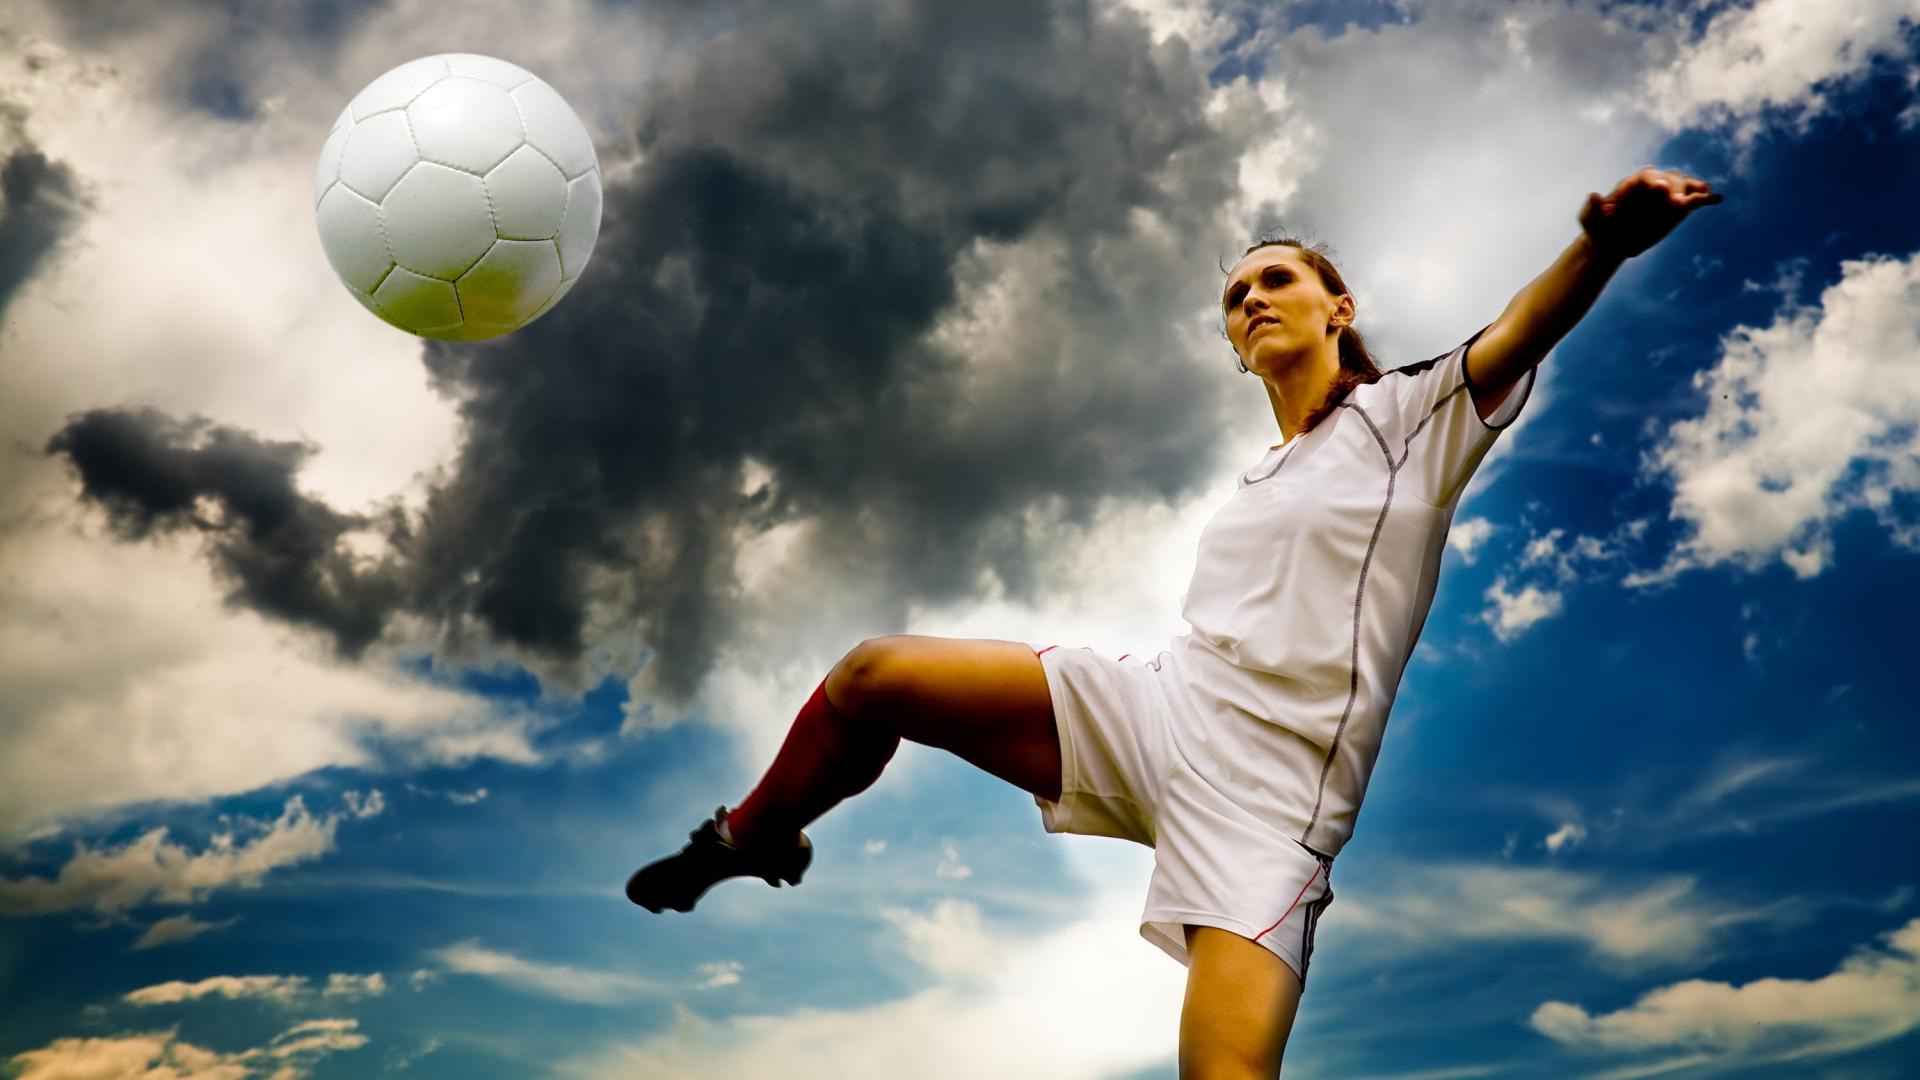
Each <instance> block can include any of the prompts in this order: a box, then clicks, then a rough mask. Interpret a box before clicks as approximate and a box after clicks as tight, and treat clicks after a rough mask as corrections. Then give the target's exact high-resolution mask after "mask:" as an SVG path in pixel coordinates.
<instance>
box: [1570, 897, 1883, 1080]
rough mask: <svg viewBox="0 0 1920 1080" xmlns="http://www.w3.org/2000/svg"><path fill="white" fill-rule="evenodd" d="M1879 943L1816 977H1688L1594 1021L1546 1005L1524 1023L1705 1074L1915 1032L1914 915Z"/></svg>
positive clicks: (1826, 1053) (1577, 1043)
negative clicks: (1677, 1054) (1680, 1062)
mask: <svg viewBox="0 0 1920 1080" xmlns="http://www.w3.org/2000/svg"><path fill="white" fill-rule="evenodd" d="M1879 941H1880V942H1881V943H1879V944H1870V945H1867V946H1864V947H1862V948H1859V949H1857V950H1856V951H1855V952H1854V953H1853V954H1852V955H1851V956H1849V957H1847V958H1846V959H1845V960H1844V961H1842V962H1841V964H1840V966H1839V967H1838V968H1836V969H1835V970H1834V972H1833V973H1832V974H1830V975H1825V976H1822V977H1820V978H1818V979H1781V978H1765V979H1755V980H1753V981H1751V982H1748V983H1745V984H1743V985H1740V986H1734V985H1732V984H1730V983H1725V982H1713V981H1708V980H1704V979H1689V980H1687V981H1685V982H1679V983H1674V984H1672V985H1670V986H1664V987H1661V988H1659V989H1656V990H1653V991H1650V992H1648V993H1646V994H1643V995H1642V996H1641V997H1640V998H1639V1000H1637V1001H1635V1002H1634V1003H1633V1004H1632V1005H1629V1006H1627V1007H1625V1008H1622V1009H1617V1010H1615V1011H1613V1012H1610V1013H1601V1014H1599V1015H1594V1014H1590V1013H1588V1012H1587V1011H1586V1010H1585V1009H1583V1008H1581V1007H1580V1006H1578V1005H1573V1004H1569V1003H1566V1002H1561V1001H1549V1002H1547V1003H1545V1004H1543V1005H1541V1006H1540V1007H1539V1008H1538V1009H1536V1010H1535V1011H1534V1013H1533V1016H1532V1024H1533V1027H1534V1029H1535V1030H1536V1031H1539V1032H1540V1033H1541V1034H1543V1035H1546V1036H1548V1037H1549V1038H1552V1039H1555V1040H1557V1041H1559V1042H1561V1043H1564V1044H1566V1045H1568V1046H1572V1047H1577V1048H1579V1049H1582V1050H1589V1051H1609V1052H1614V1053H1643V1052H1659V1051H1669V1052H1670V1051H1675V1050H1685V1051H1690V1052H1691V1053H1689V1055H1688V1060H1690V1061H1691V1062H1692V1063H1693V1064H1696V1065H1699V1066H1705V1067H1708V1068H1709V1069H1710V1070H1711V1071H1730V1070H1733V1069H1736V1068H1746V1067H1752V1066H1757V1065H1761V1064H1767V1063H1776V1062H1783V1061H1813V1060H1817V1059H1819V1058H1823V1057H1832V1056H1835V1055H1838V1054H1843V1053H1848V1052H1850V1051H1854V1050H1859V1049H1861V1048H1863V1047H1868V1046H1873V1045H1876V1044H1879V1043H1884V1042H1889V1041H1891V1040H1893V1039H1897V1038H1899V1037H1901V1036H1903V1035H1905V1034H1907V1033H1908V1032H1910V1031H1913V1030H1914V1029H1916V1028H1920V919H1916V920H1914V921H1912V922H1909V923H1907V924H1906V925H1905V926H1903V927H1900V928H1899V929H1897V930H1894V931H1892V932H1890V933H1887V934H1883V935H1881V937H1880V939H1879ZM1702 1050H1705V1051H1708V1053H1707V1054H1705V1055H1702V1054H1700V1053H1699V1052H1700V1051H1702ZM1666 1064H1667V1065H1668V1067H1671V1062H1669V1063H1666ZM1604 1075H1606V1076H1610V1077H1621V1076H1625V1075H1631V1074H1630V1073H1623V1072H1619V1071H1614V1072H1609V1073H1606V1074H1604Z"/></svg>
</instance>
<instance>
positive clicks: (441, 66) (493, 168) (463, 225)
mask: <svg viewBox="0 0 1920 1080" xmlns="http://www.w3.org/2000/svg"><path fill="white" fill-rule="evenodd" d="M313 198H314V213H315V214H316V215H317V216H318V218H319V222H320V246H321V247H323V248H325V249H326V252H327V261H328V262H331V263H332V264H333V270H334V273H336V274H338V275H340V280H341V282H342V283H343V284H345V285H346V287H347V291H348V292H351V293H352V294H353V296H354V299H356V300H359V301H360V302H361V303H362V304H365V305H366V306H367V308H368V310H370V311H372V312H373V313H374V314H376V315H378V316H380V317H381V318H382V319H385V320H386V321H388V322H390V323H392V324H393V325H395V326H397V327H399V328H400V329H402V330H405V331H408V332H409V333H413V334H418V335H420V336H421V337H430V338H440V339H443V340H447V341H475V340H478V339H481V338H490V337H495V336H497V335H500V334H504V333H506V332H507V331H509V330H515V329H518V328H519V327H522V326H525V325H526V324H528V323H530V322H532V321H533V320H535V319H537V318H539V317H540V316H541V315H544V314H546V312H547V311H548V310H550V309H551V308H552V307H553V305H555V304H557V303H559V302H560V298H561V297H563V296H565V295H566V294H567V291H568V290H569V289H571V288H573V283H574V282H576V281H578V280H580V271H581V269H582V268H584V267H585V266H586V265H587V259H588V258H589V257H590V256H591V255H592V254H593V242H594V239H595V238H596V237H598V236H599V234H600V163H599V160H598V159H597V158H595V157H594V153H593V140H592V139H590V138H588V137H587V129H586V127H585V126H583V125H582V124H581V123H580V118H579V117H578V116H576V115H574V112H573V110H572V109H570V108H568V107H567V103H566V101H564V100H563V99H562V98H561V97H560V95H559V93H558V92H557V91H555V90H554V89H553V87H551V86H548V85H547V84H546V83H544V82H542V81H540V79H539V78H537V77H535V76H534V75H532V74H531V73H529V72H527V71H526V70H524V69H522V68H519V67H516V66H514V65H513V64H509V63H507V62H506V61H504V60H496V59H494V58H492V57H490V56H476V55H473V54H471V53H446V54H444V55H440V56H426V57H422V58H420V59H418V60H410V61H408V62H406V63H404V64H401V65H400V66H399V67H397V68H394V69H393V70H392V71H389V72H387V73H386V74H385V75H382V76H380V77H379V78H377V79H375V80H373V82H371V83H369V84H367V88H366V89H365V90H362V91H360V93H359V94H357V95H355V96H354V99H353V100H352V101H351V102H349V103H348V104H347V107H346V108H345V109H344V110H342V111H341V113H340V118H339V119H338V120H335V121H334V122H333V130H332V131H331V132H329V133H328V135H327V141H326V143H325V145H323V146H322V147H321V148H320V167H319V169H318V171H316V173H315V174H314V180H313Z"/></svg>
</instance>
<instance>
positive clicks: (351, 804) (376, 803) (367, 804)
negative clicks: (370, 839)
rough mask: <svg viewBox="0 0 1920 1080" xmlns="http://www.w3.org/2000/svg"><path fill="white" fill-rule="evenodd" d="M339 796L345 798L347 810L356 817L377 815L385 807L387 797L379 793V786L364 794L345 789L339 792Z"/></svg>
mask: <svg viewBox="0 0 1920 1080" xmlns="http://www.w3.org/2000/svg"><path fill="white" fill-rule="evenodd" d="M341 798H343V799H345V800H346V803H347V812H348V813H350V814H352V815H353V816H354V817H357V818H363V819H364V818H370V817H378V816H379V815H380V813H381V812H382V811H384V810H385V809H386V808H387V798H386V796H384V795H382V794H380V789H379V788H374V789H373V790H371V791H369V792H367V793H366V794H365V795H362V794H360V793H359V792H358V791H345V792H342V793H341Z"/></svg>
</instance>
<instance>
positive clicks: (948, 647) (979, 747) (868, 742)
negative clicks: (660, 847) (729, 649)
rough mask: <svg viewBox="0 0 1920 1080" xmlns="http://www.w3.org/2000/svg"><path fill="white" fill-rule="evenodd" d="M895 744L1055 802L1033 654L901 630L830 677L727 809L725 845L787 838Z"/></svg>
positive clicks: (858, 650) (869, 644) (875, 767)
mask: <svg viewBox="0 0 1920 1080" xmlns="http://www.w3.org/2000/svg"><path fill="white" fill-rule="evenodd" d="M903 738H904V739H911V740H913V741H914V742H918V743H923V744H925V745H927V746H935V747H939V748H940V749H942V750H946V751H949V752H950V753H953V754H955V755H956V756H958V757H960V758H961V759H963V760H965V761H968V762H971V763H973V764H975V765H978V766H979V767H980V768H982V769H985V770H986V771H987V772H990V773H992V774H993V775H995V776H998V777H1000V778H1001V779H1003V780H1006V781H1007V782H1008V783H1011V784H1014V785H1016V786H1018V787H1020V788H1022V789H1023V790H1026V791H1028V792H1031V793H1033V794H1035V795H1039V796H1041V797H1042V798H1046V799H1050V800H1057V799H1059V797H1060V772H1061V768H1060V742H1059V735H1058V733H1057V732H1056V730H1055V728H1054V719H1053V702H1052V698H1051V697H1050V695H1049V694H1048V691H1047V679H1046V673H1045V671H1044V669H1042V667H1041V666H1040V658H1039V657H1038V656H1037V655H1035V653H1034V651H1033V650H1032V649H1031V648H1029V647H1027V646H1026V645H1023V644H1021V643H1020V642H1017V641H997V640H992V639H964V638H938V637H922V636H918V635H905V634H902V635H895V636H892V637H884V638H875V639H872V640H869V641H865V642H862V643H861V644H860V645H859V646H857V647H855V648H854V649H853V651H851V652H849V653H848V654H847V655H846V656H845V657H842V658H841V660H840V662H839V663H837V664H835V665H834V667H833V670H832V671H830V672H828V674H827V677H826V678H825V679H824V680H823V681H822V682H821V685H820V687H819V688H817V689H816V690H815V692H814V695H813V698H812V699H811V700H810V701H808V702H807V705H806V707H805V708H803V709H802V710H801V712H800V716H799V717H798V718H797V719H796V720H795V721H794V724H793V727H792V729H791V730H790V731H789V732H788V735H787V740H786V742H785V743H784V744H783V745H782V746H781V748H780V752H779V754H777V755H776V756H775V758H774V761H773V764H772V766H771V767H769V768H768V770H767V773H766V775H765V776H764V777H763V778H762V779H761V781H760V783H759V785H758V786H756V787H755V788H754V790H753V792H752V793H751V794H750V795H748V796H747V798H746V800H745V801H743V802H742V803H741V804H740V805H739V806H738V807H736V808H734V810H733V811H732V812H731V815H730V817H729V828H730V830H731V831H732V835H733V837H734V839H735V840H736V841H737V842H739V843H741V844H742V845H744V846H755V845H761V844H766V845H772V844H782V845H784V844H787V843H790V842H791V841H792V840H793V838H794V836H795V834H796V833H797V832H798V831H799V830H800V829H803V828H805V827H806V825H807V824H808V823H810V822H812V821H813V820H814V819H815V818H817V817H819V816H820V815H821V814H823V813H825V812H826V811H827V810H829V809H831V808H832V807H833V806H834V805H836V804H838V803H839V802H840V801H841V800H842V799H845V798H847V797H849V796H851V795H855V794H858V793H860V792H862V791H865V790H866V789H867V788H868V787H870V786H872V784H873V782H874V781H875V780H877V779H878V778H879V776H880V772H881V770H882V769H883V768H884V767H885V766H886V763H887V762H888V761H889V760H890V759H891V758H892V757H893V753H894V751H895V749H897V748H898V746H899V744H900V740H901V739H903Z"/></svg>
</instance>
